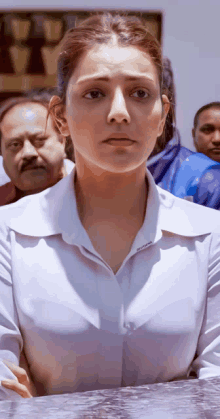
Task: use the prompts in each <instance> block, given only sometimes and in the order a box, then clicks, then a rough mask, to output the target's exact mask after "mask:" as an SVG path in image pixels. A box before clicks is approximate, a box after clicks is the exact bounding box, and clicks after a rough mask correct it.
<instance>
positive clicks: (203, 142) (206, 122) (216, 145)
mask: <svg viewBox="0 0 220 419" xmlns="http://www.w3.org/2000/svg"><path fill="white" fill-rule="evenodd" d="M192 135H193V139H194V144H195V147H196V150H197V151H198V152H199V153H203V154H206V156H208V157H210V158H211V159H212V160H216V161H218V162H220V108H210V109H207V110H205V111H203V112H201V114H200V115H199V119H198V124H197V127H196V128H195V129H193V130H192Z"/></svg>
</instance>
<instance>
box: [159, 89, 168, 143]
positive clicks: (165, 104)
mask: <svg viewBox="0 0 220 419" xmlns="http://www.w3.org/2000/svg"><path fill="white" fill-rule="evenodd" d="M162 102H163V109H162V118H161V122H160V127H159V134H158V137H160V136H161V135H162V133H163V130H164V126H165V123H166V117H167V114H168V112H169V110H170V102H169V99H168V97H167V96H166V95H162Z"/></svg>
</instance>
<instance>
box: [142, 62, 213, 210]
mask: <svg viewBox="0 0 220 419" xmlns="http://www.w3.org/2000/svg"><path fill="white" fill-rule="evenodd" d="M163 91H164V93H165V94H166V95H167V96H168V98H169V100H170V103H171V107H170V110H169V113H168V117H167V121H166V126H165V133H164V135H163V136H161V137H159V138H158V140H157V143H156V146H155V148H154V150H153V152H152V153H151V155H150V157H149V159H148V161H147V168H148V169H149V171H150V172H151V174H152V175H153V177H154V180H155V182H156V184H157V185H159V186H160V187H162V188H163V189H165V190H167V191H169V192H171V193H173V194H174V195H175V196H178V197H180V198H185V199H188V200H191V201H193V202H195V203H197V204H201V205H204V206H206V207H210V208H214V209H220V164H219V163H218V162H215V161H213V160H211V159H210V158H209V157H211V155H210V156H209V157H207V156H205V155H204V154H201V153H195V152H193V151H191V150H189V149H188V148H186V147H183V146H182V145H181V140H180V134H179V131H178V129H177V128H176V126H175V119H176V118H175V115H176V112H175V108H176V94H175V84H174V77H173V70H172V66H171V62H170V60H169V59H168V58H164V60H163ZM218 112H219V114H220V109H219V111H218ZM215 147H216V146H215ZM216 154H217V152H216ZM219 156H220V154H219Z"/></svg>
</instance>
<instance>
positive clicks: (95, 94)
mask: <svg viewBox="0 0 220 419" xmlns="http://www.w3.org/2000/svg"><path fill="white" fill-rule="evenodd" d="M103 96H104V95H103V93H102V92H100V90H91V92H88V93H86V94H85V95H84V97H85V98H86V99H99V98H100V97H103Z"/></svg>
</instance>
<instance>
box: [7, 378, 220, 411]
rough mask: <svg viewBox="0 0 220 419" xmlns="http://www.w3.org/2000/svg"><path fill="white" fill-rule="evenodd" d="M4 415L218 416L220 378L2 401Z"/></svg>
mask: <svg viewBox="0 0 220 419" xmlns="http://www.w3.org/2000/svg"><path fill="white" fill-rule="evenodd" d="M0 418H2V419H9V418H10V419H26V418H31V419H50V418H53V419H98V418H101V419H144V418H152V419H179V418H185V419H194V418H195V419H200V418H201V419H203V418H204V419H215V418H220V378H212V379H209V380H189V381H175V382H172V383H165V384H153V385H146V386H140V387H124V388H119V389H114V390H100V391H89V392H86V393H74V394H63V395H57V396H47V397H36V398H33V399H21V401H18V402H17V401H16V402H15V401H14V402H12V401H5V402H4V401H3V402H0Z"/></svg>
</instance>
